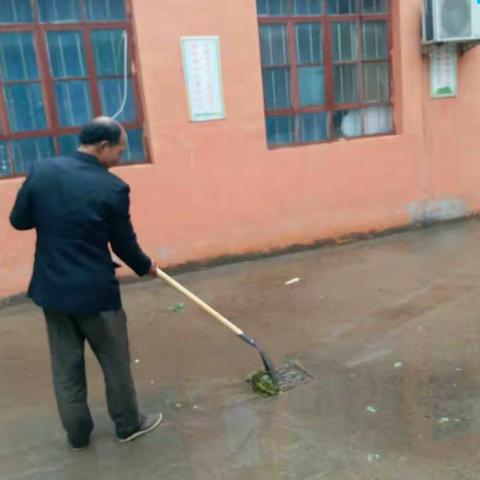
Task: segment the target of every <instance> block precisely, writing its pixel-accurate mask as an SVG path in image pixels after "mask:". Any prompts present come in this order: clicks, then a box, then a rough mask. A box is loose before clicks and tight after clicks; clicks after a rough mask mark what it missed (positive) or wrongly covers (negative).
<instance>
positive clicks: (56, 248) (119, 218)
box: [10, 152, 151, 313]
mask: <svg viewBox="0 0 480 480" xmlns="http://www.w3.org/2000/svg"><path fill="white" fill-rule="evenodd" d="M129 193H130V189H129V187H128V185H127V184H126V183H125V182H123V181H122V180H120V179H119V178H118V177H116V176H115V175H113V174H112V173H110V172H109V171H108V170H106V169H105V168H103V167H102V166H101V165H100V163H99V162H98V160H97V159H96V158H95V157H93V156H91V155H87V154H85V153H80V152H77V153H76V154H74V156H73V157H55V158H51V159H45V160H42V161H41V162H39V163H38V164H37V165H36V166H35V167H34V169H33V170H32V171H31V173H30V175H29V176H28V178H27V179H26V180H25V182H24V184H23V186H22V188H21V189H20V191H19V193H18V196H17V200H16V202H15V205H14V207H13V210H12V213H11V215H10V222H11V224H12V225H13V226H14V227H15V228H16V229H18V230H28V229H31V228H35V229H36V231H37V244H36V252H35V265H34V270H33V276H32V280H31V282H30V287H29V290H28V296H29V297H30V298H32V299H33V301H34V302H35V303H36V304H38V305H40V306H42V307H44V308H46V309H51V310H57V311H59V312H63V313H90V312H92V313H93V312H100V311H106V310H116V309H118V308H121V299H120V290H119V285H118V280H117V279H116V277H115V264H114V263H113V261H112V258H111V256H110V251H109V249H108V244H109V243H110V245H111V247H112V250H113V251H114V252H115V254H116V255H117V256H118V257H119V258H121V259H122V260H123V261H124V262H125V263H126V264H127V265H128V266H129V267H130V268H131V269H132V270H134V271H135V272H136V273H137V274H138V275H140V276H142V275H145V274H146V273H148V271H149V269H150V265H151V261H150V259H149V257H147V256H146V255H145V253H143V251H142V250H141V248H140V247H139V245H138V243H137V239H136V235H135V232H134V230H133V227H132V224H131V222H130V214H129V203H130V202H129Z"/></svg>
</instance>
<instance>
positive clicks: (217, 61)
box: [181, 36, 225, 122]
mask: <svg viewBox="0 0 480 480" xmlns="http://www.w3.org/2000/svg"><path fill="white" fill-rule="evenodd" d="M181 47H182V59H183V72H184V77H185V87H186V90H187V98H188V108H189V116H190V120H191V121H192V122H205V121H208V120H220V119H222V118H225V106H224V99H223V82H222V67H221V56H220V38H219V37H218V36H208V37H202V36H200V37H182V38H181Z"/></svg>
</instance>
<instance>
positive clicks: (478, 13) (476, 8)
mask: <svg viewBox="0 0 480 480" xmlns="http://www.w3.org/2000/svg"><path fill="white" fill-rule="evenodd" d="M479 40H480V0H424V2H423V44H424V45H429V44H435V43H472V42H476V41H479Z"/></svg>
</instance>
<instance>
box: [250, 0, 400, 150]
mask: <svg viewBox="0 0 480 480" xmlns="http://www.w3.org/2000/svg"><path fill="white" fill-rule="evenodd" d="M257 10H258V20H259V29H260V53H261V59H262V78H263V92H264V103H265V115H266V130H267V140H268V143H269V145H271V146H277V145H289V144H303V143H314V142H324V141H329V140H334V139H336V138H340V137H360V136H365V135H379V134H386V133H389V132H392V131H393V121H392V105H391V88H390V47H389V45H390V41H389V38H390V10H389V0H257Z"/></svg>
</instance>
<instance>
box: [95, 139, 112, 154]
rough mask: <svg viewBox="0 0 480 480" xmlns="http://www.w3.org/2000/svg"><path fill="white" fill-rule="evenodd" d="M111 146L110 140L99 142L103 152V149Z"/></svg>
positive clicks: (99, 148) (99, 149)
mask: <svg viewBox="0 0 480 480" xmlns="http://www.w3.org/2000/svg"><path fill="white" fill-rule="evenodd" d="M109 146H110V142H109V141H108V140H103V141H101V142H100V143H98V144H97V149H98V151H99V152H101V151H102V150H105V148H107V147H109Z"/></svg>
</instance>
